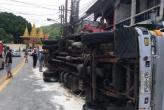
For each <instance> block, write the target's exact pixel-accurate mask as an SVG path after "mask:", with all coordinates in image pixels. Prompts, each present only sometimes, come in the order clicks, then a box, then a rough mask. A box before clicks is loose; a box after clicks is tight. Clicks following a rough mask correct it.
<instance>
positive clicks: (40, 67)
mask: <svg viewBox="0 0 164 110" xmlns="http://www.w3.org/2000/svg"><path fill="white" fill-rule="evenodd" d="M44 59H45V55H44V52H43V51H39V56H38V60H39V71H40V72H42V67H43V63H44Z"/></svg>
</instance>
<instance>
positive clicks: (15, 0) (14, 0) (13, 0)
mask: <svg viewBox="0 0 164 110" xmlns="http://www.w3.org/2000/svg"><path fill="white" fill-rule="evenodd" d="M8 1H12V2H17V3H21V4H26V5H31V6H36V7H39V8H44V9H48V10H58V9H53V8H49V7H45V6H42V5H38V4H33V3H28V2H22V1H18V0H8Z"/></svg>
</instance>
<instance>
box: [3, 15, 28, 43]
mask: <svg viewBox="0 0 164 110" xmlns="http://www.w3.org/2000/svg"><path fill="white" fill-rule="evenodd" d="M26 25H27V27H28V29H29V30H31V24H30V23H28V22H27V20H25V19H24V18H22V17H21V16H16V15H14V14H12V13H6V12H2V13H0V28H3V29H4V30H5V31H6V33H8V34H11V35H12V36H13V37H14V38H15V41H18V40H20V36H22V35H23V33H24V30H25V28H26Z"/></svg>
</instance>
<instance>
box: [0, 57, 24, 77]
mask: <svg viewBox="0 0 164 110" xmlns="http://www.w3.org/2000/svg"><path fill="white" fill-rule="evenodd" d="M21 59H22V57H13V64H12V68H15V67H16V65H17V64H18V63H19V62H20V61H21ZM5 75H6V70H5V68H4V69H2V70H0V79H1V78H2V77H4V76H5Z"/></svg>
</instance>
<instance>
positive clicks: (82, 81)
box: [43, 27, 156, 110]
mask: <svg viewBox="0 0 164 110" xmlns="http://www.w3.org/2000/svg"><path fill="white" fill-rule="evenodd" d="M153 38H154V39H155V37H152V35H151V34H150V33H149V31H148V30H147V29H145V28H141V27H130V28H120V29H117V30H115V31H112V32H101V33H90V34H85V33H82V34H79V35H72V36H67V37H64V38H61V39H58V40H45V41H43V44H44V45H43V49H47V50H48V57H47V59H48V64H47V70H46V71H44V73H43V79H44V81H58V82H61V83H63V85H64V86H65V87H67V88H68V89H70V90H71V91H72V92H74V93H76V94H81V95H84V96H85V97H86V98H85V99H86V104H85V105H84V106H83V109H84V110H151V100H152V91H151V89H152V88H153V85H152V80H153V77H152V76H153V73H152V68H153V67H152V65H153V61H154V60H152V55H153V54H155V50H156V49H155V46H154V47H152V45H153V44H154V45H155V43H156V41H155V40H153ZM153 42H154V43H153Z"/></svg>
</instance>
